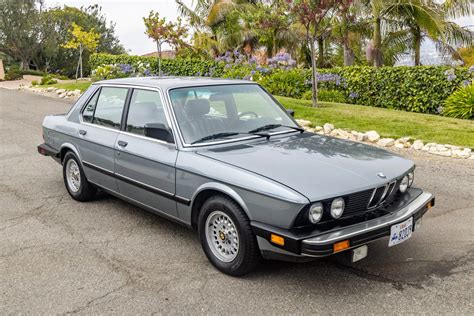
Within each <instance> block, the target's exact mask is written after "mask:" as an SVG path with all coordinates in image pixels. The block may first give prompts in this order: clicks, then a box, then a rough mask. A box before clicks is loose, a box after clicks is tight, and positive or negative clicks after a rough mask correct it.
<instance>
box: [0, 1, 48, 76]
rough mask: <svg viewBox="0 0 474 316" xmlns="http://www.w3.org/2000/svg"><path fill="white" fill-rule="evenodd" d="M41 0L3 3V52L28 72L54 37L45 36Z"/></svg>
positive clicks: (0, 6)
mask: <svg viewBox="0 0 474 316" xmlns="http://www.w3.org/2000/svg"><path fill="white" fill-rule="evenodd" d="M42 9H43V2H42V1H39V0H18V1H9V0H1V1H0V52H3V53H5V54H7V55H9V56H11V57H13V58H15V59H18V60H20V61H21V68H22V69H28V68H29V67H30V63H31V61H32V60H33V58H34V57H35V56H36V55H37V54H38V53H39V52H40V51H41V47H42V44H43V43H44V42H45V41H46V40H47V39H48V37H49V36H50V34H48V33H47V32H44V31H43V29H42V27H43V23H42V22H43V21H42V20H41V16H40V13H41V10H42Z"/></svg>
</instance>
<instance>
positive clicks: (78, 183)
mask: <svg viewBox="0 0 474 316" xmlns="http://www.w3.org/2000/svg"><path fill="white" fill-rule="evenodd" d="M63 178H64V184H65V185H66V189H67V191H68V193H69V195H70V196H71V197H72V198H73V199H74V200H77V201H81V202H85V201H90V200H92V199H93V198H94V196H95V194H96V192H97V189H96V188H95V187H94V186H92V184H90V183H89V182H88V181H87V179H86V176H85V174H84V170H83V169H82V166H81V164H80V163H79V159H78V158H77V157H76V155H75V154H74V153H73V152H71V151H69V152H67V153H66V155H65V156H64V159H63Z"/></svg>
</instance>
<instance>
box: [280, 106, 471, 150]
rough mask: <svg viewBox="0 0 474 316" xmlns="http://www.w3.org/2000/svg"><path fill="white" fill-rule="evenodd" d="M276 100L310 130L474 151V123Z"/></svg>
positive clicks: (378, 110) (371, 108)
mask: <svg viewBox="0 0 474 316" xmlns="http://www.w3.org/2000/svg"><path fill="white" fill-rule="evenodd" d="M277 99H278V100H279V101H280V102H281V103H282V104H283V105H284V106H285V107H286V108H289V109H293V110H295V117H296V118H297V119H304V120H308V121H311V123H312V124H311V125H312V126H316V125H319V126H323V125H324V124H325V123H331V124H334V126H335V127H336V128H342V129H346V130H349V131H351V130H356V131H360V132H366V131H369V130H375V131H377V132H378V133H379V134H380V135H382V136H384V137H391V138H399V137H403V136H410V137H413V138H415V139H420V140H422V141H424V142H425V143H426V142H434V143H439V144H451V145H458V146H465V147H470V148H474V121H472V120H461V119H454V118H448V117H442V116H438V115H431V114H421V113H412V112H403V111H396V110H389V109H382V108H375V107H368V106H361V105H352V104H340V103H329V102H321V106H320V107H318V108H313V107H311V101H306V100H297V99H291V98H285V97H277Z"/></svg>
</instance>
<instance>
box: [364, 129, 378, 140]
mask: <svg viewBox="0 0 474 316" xmlns="http://www.w3.org/2000/svg"><path fill="white" fill-rule="evenodd" d="M365 134H366V135H367V139H368V140H369V142H372V143H375V142H378V141H379V140H380V135H379V133H377V132H376V131H368V132H367V133H365Z"/></svg>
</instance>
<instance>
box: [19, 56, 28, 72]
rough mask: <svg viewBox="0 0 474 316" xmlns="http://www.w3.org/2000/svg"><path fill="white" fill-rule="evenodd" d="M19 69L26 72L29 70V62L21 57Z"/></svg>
mask: <svg viewBox="0 0 474 316" xmlns="http://www.w3.org/2000/svg"><path fill="white" fill-rule="evenodd" d="M20 68H21V70H28V69H30V61H29V60H28V58H26V57H22V59H21V63H20Z"/></svg>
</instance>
